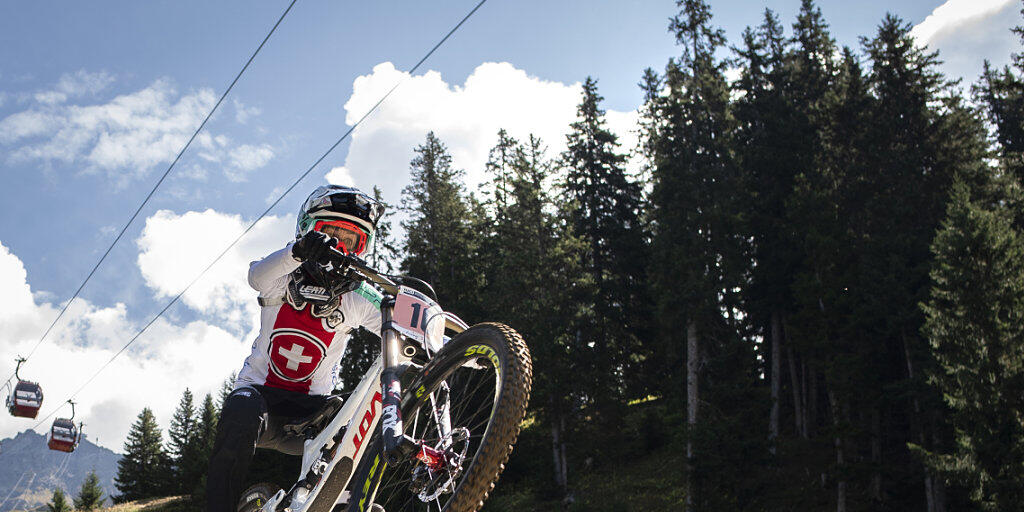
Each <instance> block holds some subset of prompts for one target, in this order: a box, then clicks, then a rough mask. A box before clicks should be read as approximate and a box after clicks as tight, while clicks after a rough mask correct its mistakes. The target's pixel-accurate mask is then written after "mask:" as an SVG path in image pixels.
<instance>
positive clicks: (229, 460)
mask: <svg viewBox="0 0 1024 512" xmlns="http://www.w3.org/2000/svg"><path fill="white" fill-rule="evenodd" d="M266 417H267V404H266V402H265V401H264V399H263V397H262V396H261V395H260V393H259V392H258V391H257V390H256V389H254V388H251V387H243V388H239V389H236V390H234V391H232V392H231V394H230V395H228V397H227V398H226V399H225V400H224V408H223V410H222V411H221V416H220V421H219V422H218V425H217V437H216V438H215V441H214V445H213V453H212V454H211V456H210V469H209V472H208V473H207V477H206V510H207V512H231V511H234V510H235V506H236V504H237V503H238V498H239V494H240V493H241V492H242V484H243V483H244V481H245V475H246V473H248V471H249V464H250V462H252V456H253V452H254V451H255V450H256V442H257V440H258V439H259V437H260V434H261V433H262V432H263V430H264V428H265V423H266Z"/></svg>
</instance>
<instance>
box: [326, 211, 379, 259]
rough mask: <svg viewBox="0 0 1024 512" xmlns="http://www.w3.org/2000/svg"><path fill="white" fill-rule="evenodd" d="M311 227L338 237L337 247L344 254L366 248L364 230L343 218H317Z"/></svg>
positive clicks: (357, 253)
mask: <svg viewBox="0 0 1024 512" xmlns="http://www.w3.org/2000/svg"><path fill="white" fill-rule="evenodd" d="M313 229H315V230H317V231H319V232H321V233H323V234H325V235H327V236H329V237H333V238H337V239H338V245H337V249H338V250H340V251H341V252H343V253H345V254H350V253H351V254H356V255H359V254H362V253H363V251H365V250H366V240H367V238H369V237H368V236H367V234H366V232H365V231H363V230H362V229H360V228H359V226H356V225H355V224H353V223H351V222H348V221H345V220H318V221H316V224H314V225H313Z"/></svg>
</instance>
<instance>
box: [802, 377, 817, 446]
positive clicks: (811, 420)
mask: <svg viewBox="0 0 1024 512" xmlns="http://www.w3.org/2000/svg"><path fill="white" fill-rule="evenodd" d="M804 379H806V380H807V382H808V383H809V384H805V386H807V387H806V388H805V389H806V391H805V392H806V393H807V403H806V404H804V405H805V407H804V412H806V413H807V416H805V417H804V430H805V431H806V432H807V437H814V430H815V428H817V426H818V373H817V372H816V371H815V370H814V366H813V365H807V364H806V363H805V364H804Z"/></svg>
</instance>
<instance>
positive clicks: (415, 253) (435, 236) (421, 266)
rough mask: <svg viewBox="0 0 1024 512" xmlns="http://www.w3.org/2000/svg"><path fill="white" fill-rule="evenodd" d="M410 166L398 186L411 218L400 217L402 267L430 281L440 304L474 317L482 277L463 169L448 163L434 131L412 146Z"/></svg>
mask: <svg viewBox="0 0 1024 512" xmlns="http://www.w3.org/2000/svg"><path fill="white" fill-rule="evenodd" d="M410 169H411V172H412V183H410V184H409V185H408V186H406V187H405V188H404V189H403V190H402V207H403V209H404V210H405V211H407V212H408V213H409V219H408V220H407V221H404V222H403V223H402V227H403V228H405V230H406V239H405V259H404V260H403V261H402V265H401V268H402V270H403V271H405V272H406V273H408V274H409V275H411V276H413V277H418V278H420V279H424V280H426V281H427V282H428V283H430V284H431V285H432V286H433V287H434V289H435V290H436V291H437V294H438V299H439V302H440V303H441V305H442V307H444V308H446V309H450V310H452V311H455V312H457V313H458V314H460V315H465V317H467V318H473V317H474V313H476V310H477V308H476V306H475V304H474V303H475V300H476V290H478V289H479V288H480V280H481V277H480V276H479V273H478V270H479V268H478V267H477V265H476V262H475V261H474V258H473V254H475V252H476V250H477V246H478V245H479V241H478V237H477V236H476V233H475V231H474V230H473V229H471V222H472V221H471V215H470V213H471V208H470V202H469V200H468V199H467V198H466V197H465V192H464V189H463V185H462V176H463V174H464V173H463V171H461V170H456V169H453V168H452V158H451V155H449V154H448V150H447V148H446V147H445V146H444V144H443V143H442V142H441V141H440V140H439V139H438V138H437V137H436V136H435V135H434V133H433V132H430V133H428V134H427V137H426V141H425V142H424V143H423V144H422V145H420V146H418V147H417V148H416V157H415V158H414V159H413V160H412V162H410Z"/></svg>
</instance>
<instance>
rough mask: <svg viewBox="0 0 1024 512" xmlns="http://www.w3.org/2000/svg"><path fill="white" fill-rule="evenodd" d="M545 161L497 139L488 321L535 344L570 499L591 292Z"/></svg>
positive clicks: (539, 389)
mask: <svg viewBox="0 0 1024 512" xmlns="http://www.w3.org/2000/svg"><path fill="white" fill-rule="evenodd" d="M544 154H545V150H544V147H543V144H542V142H541V141H540V140H539V139H537V138H536V137H533V136H531V137H530V139H529V140H528V141H527V142H526V143H525V144H524V143H520V142H519V141H517V140H515V139H513V138H512V137H509V136H508V134H507V133H506V132H505V131H503V130H502V131H500V132H499V134H498V143H497V145H496V146H495V148H494V149H492V150H491V159H490V162H489V164H488V166H487V171H488V172H489V174H491V176H490V177H491V180H492V184H494V187H495V189H498V187H501V190H502V192H501V193H500V194H499V193H491V194H488V196H487V202H486V203H485V204H484V209H485V211H486V212H488V214H489V217H488V222H487V223H486V224H487V225H489V229H488V230H487V231H486V232H487V233H488V236H487V238H486V239H485V240H484V241H483V242H482V244H481V247H482V251H481V252H482V254H481V256H482V259H483V260H484V261H485V262H486V265H487V267H486V273H487V275H488V281H487V283H486V287H485V288H484V292H485V294H486V297H487V303H488V307H489V310H488V312H487V315H488V318H490V319H494V320H496V321H500V322H504V323H507V324H508V325H511V326H513V327H514V328H515V329H517V330H518V331H519V332H520V334H522V335H523V337H524V339H525V340H526V342H527V343H528V344H529V345H530V350H531V353H532V355H533V360H534V376H535V379H534V385H533V390H532V392H531V395H532V398H531V402H532V403H534V404H537V405H536V407H537V408H538V412H539V413H540V414H539V417H540V419H541V420H542V421H544V422H545V423H547V426H548V428H549V431H550V432H551V447H552V452H553V460H554V471H553V474H554V480H555V484H556V486H557V487H558V489H559V491H560V492H561V493H562V494H563V495H564V496H569V495H571V491H570V486H569V475H570V471H569V466H570V463H569V452H570V450H571V449H572V448H573V446H572V441H573V440H575V439H579V431H578V430H575V429H574V428H573V427H574V425H573V422H572V421H571V418H572V415H573V411H574V410H575V408H576V406H577V404H581V403H585V402H587V401H588V400H592V399H593V392H594V390H592V389H590V388H588V387H586V386H585V385H583V383H582V382H581V380H587V379H580V378H579V376H580V375H581V374H586V375H593V370H594V369H593V368H591V367H590V365H588V364H586V363H585V362H584V361H582V360H581V359H582V358H581V357H580V354H582V353H583V350H584V349H585V348H586V347H584V346H583V344H582V343H580V341H579V337H578V336H577V335H576V332H577V331H578V330H579V327H580V326H581V325H583V324H585V323H588V321H589V317H586V318H587V319H586V320H585V313H584V311H586V310H588V309H590V308H591V306H590V305H588V304H586V303H585V302H584V300H583V299H584V298H585V297H584V295H583V294H580V293H579V290H580V289H584V288H587V287H588V286H589V282H588V281H586V277H585V276H584V275H582V274H581V273H580V265H579V257H580V252H581V248H582V244H580V241H579V239H578V238H577V237H575V236H574V235H573V234H572V232H571V229H570V227H569V225H568V223H566V222H564V221H563V220H561V219H563V218H564V217H565V215H564V211H563V210H562V207H563V206H564V205H562V204H561V203H559V202H558V201H556V200H555V199H554V198H552V197H551V196H550V195H549V194H548V192H547V191H548V188H547V187H546V183H548V182H550V181H551V178H552V173H553V172H554V169H553V165H552V163H551V162H550V161H549V160H547V159H546V158H545V156H544ZM556 212H561V213H558V214H557V215H556ZM591 381H592V379H590V380H588V382H591Z"/></svg>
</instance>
